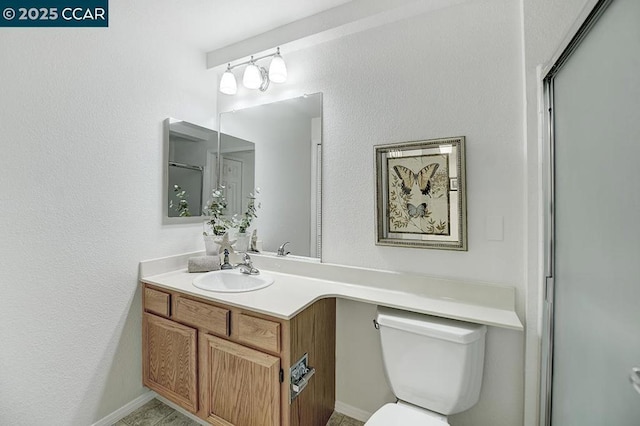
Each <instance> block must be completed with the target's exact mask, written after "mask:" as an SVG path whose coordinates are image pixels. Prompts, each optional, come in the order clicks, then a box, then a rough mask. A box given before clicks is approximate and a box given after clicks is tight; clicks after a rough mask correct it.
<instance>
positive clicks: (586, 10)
mask: <svg viewBox="0 0 640 426" xmlns="http://www.w3.org/2000/svg"><path fill="white" fill-rule="evenodd" d="M598 1H599V0H586V2H585V4H584V6H583V7H582V10H581V11H580V14H579V15H578V17H577V18H576V19H575V21H574V22H573V25H571V27H570V28H569V30H568V31H567V34H566V35H565V36H564V39H562V42H561V43H560V45H559V46H558V48H557V49H556V51H555V52H554V53H553V55H552V56H551V58H549V60H548V61H547V62H546V63H544V64H542V72H541V75H542V78H545V77H546V75H547V74H548V73H549V71H550V70H551V67H553V65H554V64H555V63H556V62H557V61H558V59H559V58H560V56H561V55H562V52H564V50H565V49H566V48H567V46H569V43H571V40H573V37H574V36H575V35H576V34H577V33H578V31H580V28H581V27H582V25H583V24H584V22H585V21H586V20H587V17H588V16H589V15H590V14H591V12H592V11H593V9H594V8H595V7H596V5H597V4H598Z"/></svg>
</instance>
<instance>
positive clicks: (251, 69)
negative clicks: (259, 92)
mask: <svg viewBox="0 0 640 426" xmlns="http://www.w3.org/2000/svg"><path fill="white" fill-rule="evenodd" d="M242 84H244V87H246V88H247V89H258V88H260V85H261V84H262V74H260V70H259V69H258V67H257V66H256V64H255V62H253V56H252V57H251V62H249V65H247V68H245V69H244V75H243V76H242Z"/></svg>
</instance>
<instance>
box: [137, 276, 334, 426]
mask: <svg viewBox="0 0 640 426" xmlns="http://www.w3.org/2000/svg"><path fill="white" fill-rule="evenodd" d="M142 286H143V288H142V292H143V307H144V313H143V322H142V359H143V383H144V385H145V386H147V387H149V388H150V389H152V390H154V391H156V392H157V393H158V394H159V395H162V396H164V397H165V398H167V399H169V400H171V401H173V402H174V403H176V404H178V405H179V406H181V407H183V408H184V409H186V410H188V411H190V412H192V413H194V414H196V415H197V416H198V417H200V418H202V419H204V420H206V421H208V422H209V423H211V424H213V425H220V426H251V425H257V424H260V425H265V426H271V425H273V426H277V425H282V426H315V425H318V426H320V425H323V426H324V425H325V424H326V423H327V421H328V420H329V417H330V416H331V413H332V412H333V408H334V403H335V318H336V316H335V299H334V298H328V299H322V300H318V301H316V302H315V303H313V304H311V305H310V306H308V307H306V308H305V309H304V310H302V311H301V312H299V313H297V314H296V315H295V316H294V317H293V318H291V319H287V320H285V319H282V318H276V317H273V316H269V315H264V314H262V313H259V312H256V311H253V310H250V309H244V308H239V307H237V306H231V305H227V304H224V303H217V302H213V301H211V300H209V299H205V298H200V297H195V296H193V295H190V294H186V293H183V292H180V291H175V290H171V289H168V288H166V287H159V286H154V285H150V284H147V283H143V284H142ZM305 357H306V358H305ZM302 359H305V360H306V369H305V367H302V369H303V371H302V373H305V372H306V376H307V377H297V376H296V377H295V378H296V379H302V380H303V381H300V380H295V381H296V382H297V383H298V384H297V386H296V387H293V386H292V385H291V384H292V377H291V376H292V371H291V368H292V367H293V366H294V364H296V363H297V362H298V361H299V360H302ZM312 368H315V374H313V372H312V370H311V369H312ZM299 372H300V368H298V369H297V370H294V371H293V374H294V375H296V374H298V373H299ZM311 375H313V377H312V378H311V377H310V376H311ZM303 376H304V374H303ZM292 388H293V389H295V390H297V391H298V392H296V391H295V390H293V389H292Z"/></svg>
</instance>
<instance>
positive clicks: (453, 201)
mask: <svg viewBox="0 0 640 426" xmlns="http://www.w3.org/2000/svg"><path fill="white" fill-rule="evenodd" d="M464 142H465V138H464V136H460V137H452V138H445V139H431V140H424V141H414V142H403V143H397V144H390V145H376V146H375V147H374V150H375V169H376V244H377V245H386V246H400V247H416V248H434V249H445V250H464V251H466V250H467V206H466V193H465V189H466V185H465V157H464Z"/></svg>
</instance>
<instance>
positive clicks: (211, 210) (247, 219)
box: [203, 186, 260, 236]
mask: <svg viewBox="0 0 640 426" xmlns="http://www.w3.org/2000/svg"><path fill="white" fill-rule="evenodd" d="M223 191H224V186H220V187H219V188H217V189H215V190H213V191H212V192H211V198H210V199H209V201H208V202H207V204H206V206H205V208H204V209H203V213H204V215H205V216H208V217H209V218H208V219H207V220H206V221H205V231H204V232H203V234H204V235H205V236H209V235H217V236H222V235H224V234H225V233H227V231H228V230H229V229H235V228H237V229H238V232H239V233H241V234H243V233H246V232H247V229H248V228H249V226H251V222H252V221H253V219H255V218H257V217H258V215H257V210H258V209H259V208H260V203H258V204H257V205H256V198H257V194H258V193H259V192H260V188H256V189H255V191H254V193H250V194H249V197H248V198H249V203H248V204H247V210H246V211H245V212H244V213H243V214H242V216H241V217H240V218H238V215H237V214H236V215H233V216H232V217H228V216H226V215H225V211H226V209H227V200H226V198H225V196H224V193H223ZM207 228H208V229H207Z"/></svg>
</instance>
